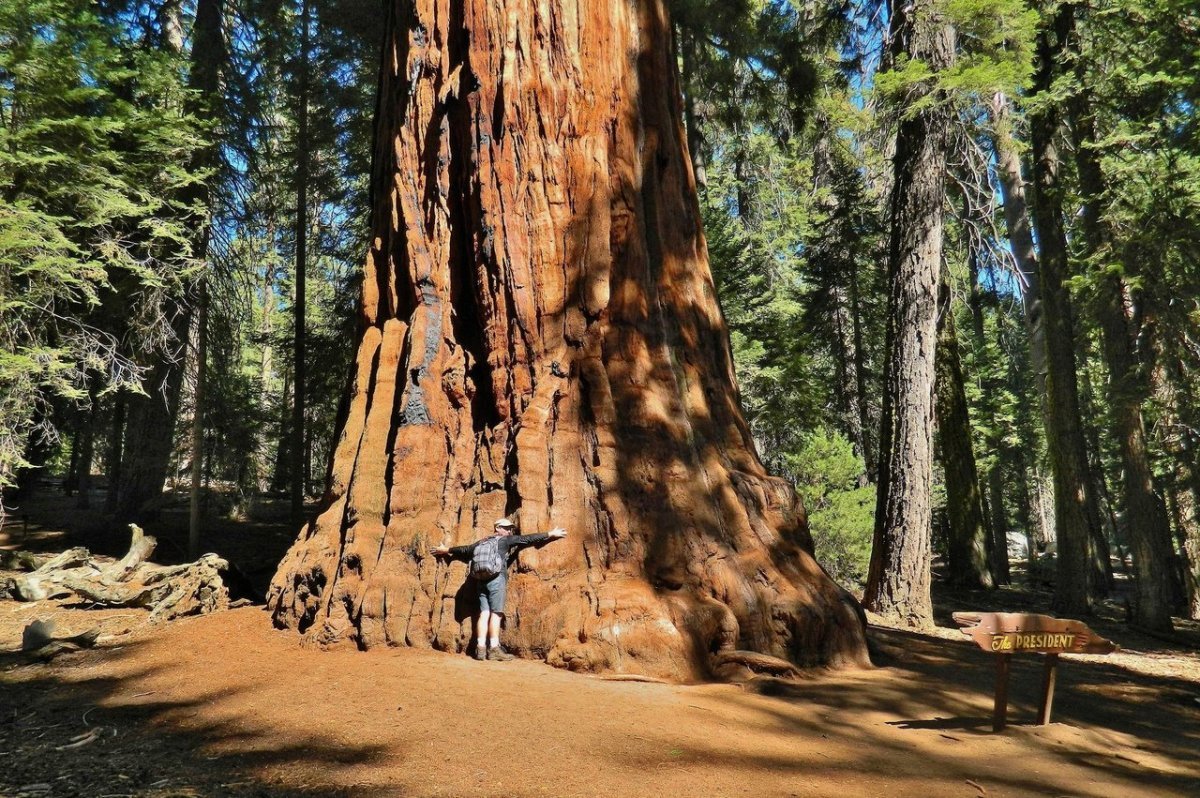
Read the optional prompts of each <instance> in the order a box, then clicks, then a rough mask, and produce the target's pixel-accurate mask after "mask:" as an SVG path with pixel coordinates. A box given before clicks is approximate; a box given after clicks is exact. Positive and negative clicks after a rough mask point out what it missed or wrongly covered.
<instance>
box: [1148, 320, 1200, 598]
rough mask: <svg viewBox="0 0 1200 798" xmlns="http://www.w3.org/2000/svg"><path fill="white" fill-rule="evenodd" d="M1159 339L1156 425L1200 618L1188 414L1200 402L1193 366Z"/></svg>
mask: <svg viewBox="0 0 1200 798" xmlns="http://www.w3.org/2000/svg"><path fill="white" fill-rule="evenodd" d="M1155 326H1157V325H1155ZM1153 341H1154V347H1155V356H1154V371H1153V377H1152V379H1151V382H1152V385H1153V390H1154V394H1155V396H1156V398H1157V399H1158V402H1159V406H1160V407H1161V408H1162V417H1161V418H1160V419H1159V422H1158V424H1157V425H1156V427H1157V428H1158V433H1159V438H1160V440H1161V441H1162V446H1163V448H1164V449H1165V450H1166V452H1167V454H1168V455H1169V456H1170V458H1171V463H1172V480H1171V484H1170V486H1169V491H1170V493H1169V496H1170V506H1171V512H1172V516H1173V521H1174V523H1175V527H1176V530H1177V536H1178V538H1179V545H1180V549H1181V554H1182V560H1183V561H1182V562H1181V563H1180V566H1181V567H1180V570H1181V571H1182V573H1181V577H1182V582H1183V588H1184V590H1185V591H1186V613H1187V617H1189V618H1192V619H1200V466H1198V465H1197V462H1196V451H1197V450H1198V449H1200V433H1197V431H1196V430H1197V426H1198V425H1196V424H1195V423H1194V422H1193V420H1192V418H1185V417H1184V416H1185V414H1186V415H1188V416H1192V415H1193V414H1194V413H1195V408H1196V406H1197V405H1196V402H1195V399H1194V397H1193V395H1192V393H1191V391H1190V390H1189V388H1188V380H1187V368H1186V367H1185V366H1184V364H1183V363H1182V362H1180V360H1179V358H1178V357H1175V356H1174V355H1173V354H1171V353H1168V352H1167V351H1164V341H1163V337H1162V336H1161V335H1155V336H1153Z"/></svg>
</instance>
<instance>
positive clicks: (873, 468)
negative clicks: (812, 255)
mask: <svg viewBox="0 0 1200 798" xmlns="http://www.w3.org/2000/svg"><path fill="white" fill-rule="evenodd" d="M847 289H848V290H849V299H850V323H851V329H852V330H853V331H854V383H855V385H854V388H855V395H856V396H857V397H858V407H857V409H858V423H859V428H860V429H862V431H863V450H862V456H863V462H864V464H865V465H866V470H867V481H868V482H875V481H876V480H877V479H878V478H879V452H878V450H877V449H876V447H875V440H874V430H877V429H878V428H879V427H878V424H877V423H875V422H876V421H878V419H875V418H873V417H872V414H871V403H870V402H869V401H868V399H867V396H868V395H869V393H868V388H867V349H866V335H865V333H864V331H863V315H864V312H865V311H864V309H863V304H862V301H861V300H862V294H861V292H860V291H859V285H858V269H857V268H855V267H853V266H852V267H851V268H850V269H849V280H848V281H847Z"/></svg>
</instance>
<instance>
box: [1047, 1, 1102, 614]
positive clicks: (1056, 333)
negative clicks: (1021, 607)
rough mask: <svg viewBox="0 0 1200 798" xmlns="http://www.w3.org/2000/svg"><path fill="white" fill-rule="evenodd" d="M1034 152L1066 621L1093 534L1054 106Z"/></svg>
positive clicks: (1055, 36) (1058, 44) (1053, 59)
mask: <svg viewBox="0 0 1200 798" xmlns="http://www.w3.org/2000/svg"><path fill="white" fill-rule="evenodd" d="M1072 13H1073V12H1072V6H1071V5H1070V4H1069V3H1062V4H1060V5H1059V6H1058V10H1057V12H1056V13H1055V15H1054V17H1053V19H1052V20H1051V22H1050V25H1049V27H1047V28H1045V29H1043V30H1042V31H1041V32H1040V34H1039V35H1038V42H1037V60H1038V63H1037V68H1036V70H1035V74H1034V90H1035V92H1036V94H1045V93H1047V92H1049V91H1050V90H1051V87H1052V85H1053V83H1054V79H1055V76H1056V75H1057V73H1058V70H1059V68H1058V61H1059V59H1060V58H1061V57H1062V54H1063V52H1064V49H1065V47H1066V41H1067V37H1068V36H1069V35H1070V33H1071V31H1072V30H1073V27H1074V22H1073V17H1072ZM1029 128H1030V140H1031V144H1032V146H1033V193H1034V200H1035V201H1034V224H1035V225H1036V228H1037V239H1038V244H1039V247H1040V251H1039V258H1038V266H1039V276H1040V278H1041V280H1040V288H1041V300H1042V308H1043V311H1044V315H1043V317H1044V324H1045V336H1044V340H1045V342H1046V397H1047V412H1046V413H1045V414H1044V418H1045V423H1046V444H1047V448H1048V449H1049V453H1050V468H1051V472H1052V475H1053V479H1054V516H1055V534H1056V535H1057V540H1058V554H1057V558H1056V560H1057V561H1056V567H1057V576H1056V580H1055V596H1054V605H1055V609H1056V610H1058V611H1059V612H1061V613H1063V614H1067V615H1072V614H1075V615H1078V614H1087V613H1089V612H1091V600H1092V598H1091V589H1090V586H1089V583H1090V582H1091V581H1092V579H1091V578H1090V575H1091V564H1092V560H1091V556H1092V551H1093V546H1092V538H1093V534H1094V532H1097V531H1098V530H1099V527H1100V517H1099V512H1098V509H1097V506H1096V497H1095V496H1094V488H1093V486H1092V484H1091V479H1090V473H1089V468H1088V462H1087V451H1086V447H1085V442H1084V438H1083V425H1082V421H1081V419H1080V415H1079V389H1078V384H1077V376H1076V369H1075V343H1074V342H1075V331H1074V327H1073V324H1072V321H1071V307H1070V296H1069V294H1068V292H1067V287H1066V285H1065V280H1066V278H1067V276H1068V274H1069V269H1068V262H1067V239H1066V232H1065V230H1064V227H1063V212H1062V187H1061V185H1060V182H1059V170H1060V167H1061V163H1060V160H1059V155H1058V138H1059V135H1060V133H1061V120H1060V118H1059V113H1058V109H1057V105H1056V104H1055V103H1053V102H1046V103H1043V104H1041V105H1040V106H1039V107H1038V108H1037V109H1036V111H1035V112H1033V113H1030V115H1029Z"/></svg>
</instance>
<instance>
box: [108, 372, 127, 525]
mask: <svg viewBox="0 0 1200 798" xmlns="http://www.w3.org/2000/svg"><path fill="white" fill-rule="evenodd" d="M124 443H125V392H124V391H118V392H117V393H116V394H114V395H113V403H112V427H111V429H110V430H109V433H108V452H107V454H106V455H105V457H104V472H105V473H104V475H105V477H106V478H107V480H108V490H107V492H106V493H105V496H104V512H106V513H115V512H116V510H117V503H118V501H117V500H118V498H119V497H120V486H121V460H122V457H121V455H122V451H123V450H124Z"/></svg>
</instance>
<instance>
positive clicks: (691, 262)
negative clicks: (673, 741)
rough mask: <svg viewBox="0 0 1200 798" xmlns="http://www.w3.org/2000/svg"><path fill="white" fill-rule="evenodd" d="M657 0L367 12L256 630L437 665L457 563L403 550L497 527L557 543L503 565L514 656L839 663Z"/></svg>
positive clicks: (842, 633)
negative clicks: (712, 240)
mask: <svg viewBox="0 0 1200 798" xmlns="http://www.w3.org/2000/svg"><path fill="white" fill-rule="evenodd" d="M664 5H665V4H664V3H663V2H662V1H661V0H640V2H631V3H616V4H610V3H607V2H604V0H580V2H561V3H552V4H536V3H532V2H526V1H523V0H506V2H496V0H463V1H462V2H452V3H450V4H449V5H448V6H447V5H444V4H441V3H437V2H434V1H433V0H417V2H415V3H413V2H399V0H397V1H396V2H393V3H392V4H390V13H389V19H388V22H387V28H386V39H385V46H384V51H383V53H384V57H383V64H382V75H381V85H380V94H379V105H378V117H377V131H378V135H377V143H376V152H375V166H374V175H373V180H374V184H375V186H376V192H375V202H376V205H375V215H374V221H373V239H372V242H371V246H370V248H369V252H368V255H367V261H366V267H365V275H364V288H363V301H362V309H361V322H362V332H361V336H360V340H359V348H358V356H357V366H356V374H355V376H354V379H353V384H352V386H351V389H350V390H351V398H350V402H349V406H348V412H347V415H346V420H345V422H344V424H343V427H342V431H341V436H340V439H339V441H338V444H337V446H336V451H335V453H334V456H333V462H332V464H331V468H330V481H329V487H328V491H327V493H326V496H325V498H324V499H323V502H322V505H321V508H320V510H319V512H318V515H317V516H316V518H315V519H314V520H313V521H312V522H310V523H309V524H308V525H307V526H306V527H305V528H304V530H303V531H302V533H301V535H300V539H299V540H298V541H297V543H296V544H295V545H294V546H293V548H292V549H291V551H290V552H289V553H288V555H287V557H286V558H285V560H284V562H283V563H282V564H281V566H280V569H279V571H278V573H277V574H276V577H275V579H274V581H273V584H272V586H271V590H270V594H269V602H270V607H271V610H272V612H273V613H274V617H275V619H276V622H277V623H279V624H281V625H284V626H288V627H294V628H296V629H298V630H300V631H302V632H304V633H305V634H306V635H307V636H308V637H309V638H310V639H312V640H314V641H318V642H327V643H329V642H335V641H338V640H343V639H347V640H351V641H353V642H354V643H356V644H357V645H359V646H360V647H368V646H375V645H382V644H392V645H413V646H432V647H435V648H439V649H448V650H461V649H462V647H463V646H464V645H465V643H466V642H467V641H468V639H469V634H470V630H469V625H468V624H467V623H465V622H464V621H465V615H466V614H467V613H468V611H469V609H470V607H469V606H468V605H465V604H464V603H463V602H462V601H461V600H456V594H457V598H458V599H461V598H462V597H464V596H465V595H466V594H467V593H469V591H466V590H463V589H462V586H463V584H464V577H465V570H464V567H463V566H462V565H461V564H459V565H452V566H445V565H442V564H440V563H439V562H438V561H437V560H436V559H435V558H434V557H433V556H431V554H430V549H431V547H432V546H434V545H436V544H438V543H447V544H461V543H469V542H471V541H473V540H475V539H476V538H477V537H478V536H479V535H480V534H481V533H482V532H483V531H485V530H489V529H490V526H491V522H492V520H493V519H495V518H496V517H498V516H500V515H510V516H513V517H515V518H517V519H518V521H519V523H520V525H521V527H522V528H523V530H524V531H526V532H530V531H537V530H541V529H545V528H548V527H549V526H552V525H560V526H564V527H566V528H567V529H568V530H569V531H570V536H569V537H568V538H567V540H566V541H564V542H558V543H554V544H552V545H551V546H549V547H547V548H545V549H541V550H529V551H526V552H525V553H524V554H523V555H522V558H521V561H520V563H519V564H518V566H517V568H516V569H515V572H514V574H513V577H512V581H511V583H510V596H509V600H508V619H509V624H510V628H509V630H508V632H507V640H506V642H507V643H508V644H509V645H510V646H511V647H512V648H514V649H516V650H517V651H518V652H519V653H521V654H522V655H524V656H538V657H543V656H544V657H545V658H546V659H547V660H548V661H549V662H551V663H552V664H555V665H558V666H562V667H569V668H572V669H581V670H594V671H599V670H612V671H621V672H631V673H645V674H654V675H660V676H666V677H671V678H684V679H686V678H695V677H699V676H702V675H705V674H706V673H708V672H709V670H710V663H711V662H712V661H713V660H714V658H713V657H712V656H710V655H713V654H729V653H730V652H733V651H734V650H735V649H754V650H756V651H760V652H766V653H769V654H773V655H775V656H780V657H787V658H789V659H791V660H793V661H796V662H801V663H813V664H815V663H831V664H839V663H843V664H848V663H862V662H865V645H864V638H863V627H862V622H861V611H860V610H859V608H858V606H857V605H856V603H855V602H854V600H853V599H852V598H851V597H850V596H849V595H848V594H847V593H846V592H845V591H843V590H841V589H840V588H838V587H837V586H836V585H835V584H834V583H833V582H832V581H831V580H830V579H829V578H828V577H827V576H826V575H825V573H824V571H823V570H822V569H821V567H820V566H819V565H817V564H816V562H815V561H814V560H813V559H812V556H811V541H810V539H809V536H808V531H807V525H806V520H805V515H804V511H803V508H802V507H801V506H800V504H799V503H798V501H797V498H796V495H795V493H794V491H793V490H792V489H791V487H790V485H788V484H787V483H786V482H784V481H782V480H779V479H775V478H772V477H770V476H768V475H767V474H766V473H765V471H764V469H763V467H762V465H761V463H760V462H759V459H758V457H757V455H756V453H755V451H754V447H753V443H752V440H751V436H750V431H749V429H748V428H747V425H746V423H745V421H744V420H743V418H742V415H741V412H740V409H739V407H738V405H737V400H736V395H737V394H736V389H735V386H734V376H733V371H732V361H731V357H730V352H729V345H728V337H727V332H726V328H725V325H724V322H723V320H722V318H721V316H720V312H719V310H718V306H717V300H716V296H715V293H714V287H713V282H712V279H711V276H710V273H709V270H708V263H707V253H706V249H705V244H704V238H703V235H702V233H701V229H700V219H699V206H698V203H697V200H696V194H695V184H694V180H693V177H692V171H691V168H690V164H689V161H688V156H687V149H686V145H685V135H684V131H683V127H682V119H681V112H680V107H679V102H680V100H679V91H678V85H677V78H676V71H675V61H674V55H673V53H672V51H671V41H670V31H671V27H670V24H669V21H668V19H667V16H666V12H665V9H664Z"/></svg>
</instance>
